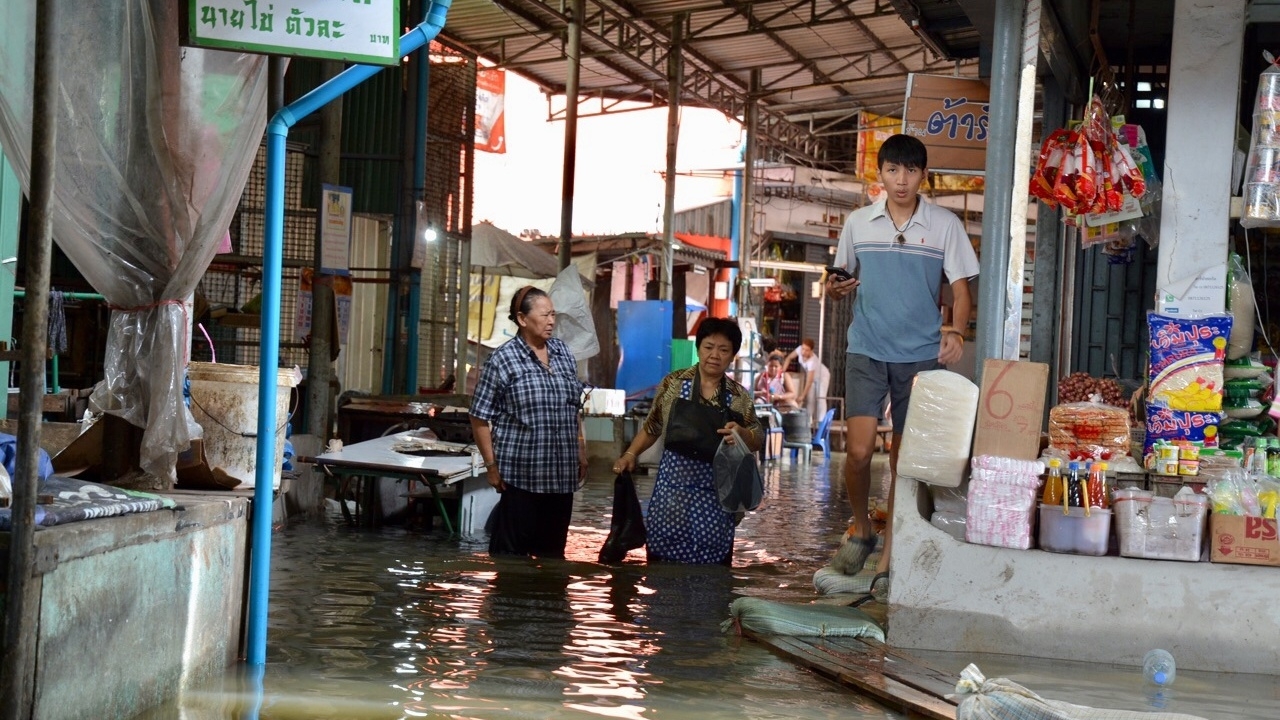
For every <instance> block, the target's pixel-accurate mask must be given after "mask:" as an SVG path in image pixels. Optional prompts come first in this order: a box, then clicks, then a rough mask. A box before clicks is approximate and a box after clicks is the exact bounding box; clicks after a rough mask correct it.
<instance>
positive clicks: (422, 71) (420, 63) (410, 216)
mask: <svg viewBox="0 0 1280 720" xmlns="http://www.w3.org/2000/svg"><path fill="white" fill-rule="evenodd" d="M419 9H420V8H415V10H419ZM409 71H410V72H411V73H413V75H412V79H413V83H412V87H413V88H414V91H413V93H412V95H413V98H412V99H413V107H414V112H413V151H412V152H413V164H412V169H413V184H412V185H411V186H410V187H411V188H412V191H411V192H410V193H409V197H408V198H406V202H405V205H404V213H405V216H404V218H405V219H404V222H405V229H406V235H407V236H408V237H410V238H412V239H413V242H408V243H405V258H404V265H403V267H404V268H405V269H407V270H408V278H409V307H408V310H407V313H406V314H407V317H406V324H407V325H408V326H409V335H408V337H406V338H405V383H404V384H405V388H404V391H405V392H406V393H408V394H410V395H416V394H417V393H418V380H419V378H418V360H419V357H420V354H421V352H422V351H421V349H420V346H419V339H420V338H419V337H418V336H419V334H420V333H421V326H422V270H421V269H420V268H416V267H414V266H413V248H415V247H417V245H418V243H419V242H421V241H422V238H420V237H418V233H420V232H422V231H423V228H420V227H418V201H419V200H423V199H425V198H426V194H427V112H428V110H427V98H428V94H429V92H430V83H431V45H430V44H429V43H428V44H427V45H426V46H425V47H423V48H422V49H421V50H419V51H418V52H416V53H414V55H413V60H411V61H410V62H409ZM471 106H472V107H474V106H475V103H474V102H473V103H471ZM471 124H472V125H474V123H471ZM443 229H444V228H440V230H442V231H443ZM446 242H448V241H447V240H446V239H445V236H444V232H439V233H438V234H437V238H436V244H437V247H438V248H439V252H440V254H441V256H442V255H443V254H444V245H445V243H446ZM428 277H434V278H436V279H437V280H438V281H440V280H442V279H443V277H444V275H443V273H432V274H430V275H428ZM443 290H444V289H443V288H442V287H433V288H431V292H436V291H440V292H443ZM442 310H443V308H437V310H436V312H437V313H439V312H441V311H442ZM439 327H441V326H437V325H433V326H432V329H431V333H430V335H429V338H430V340H431V341H432V342H433V345H432V347H431V351H430V352H429V353H428V354H427V357H428V358H432V357H436V355H435V351H436V350H437V349H439V350H440V352H441V354H443V351H444V348H443V347H442V346H443V337H438V336H437V335H436V333H437V332H441V331H440V330H438V329H437V328H439ZM441 334H443V333H441ZM440 365H441V366H443V365H444V363H443V362H441V363H440ZM432 369H433V370H436V369H437V368H434V367H433V368H432ZM432 386H433V387H434V382H433V383H432Z"/></svg>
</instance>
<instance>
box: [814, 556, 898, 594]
mask: <svg viewBox="0 0 1280 720" xmlns="http://www.w3.org/2000/svg"><path fill="white" fill-rule="evenodd" d="M875 566H876V560H875V555H872V556H871V557H869V558H867V564H866V565H865V567H867V568H874V567H875ZM875 576H876V574H875V572H873V571H872V572H869V571H863V572H860V573H856V574H854V575H845V574H844V573H842V572H840V571H839V570H836V569H835V568H833V567H831V566H830V565H823V566H822V567H820V568H818V569H817V571H816V572H814V573H813V589H814V590H817V591H818V594H819V595H848V594H853V595H866V594H867V593H869V592H871V581H872V579H874V578H875ZM882 582H883V581H882Z"/></svg>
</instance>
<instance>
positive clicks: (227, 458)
mask: <svg viewBox="0 0 1280 720" xmlns="http://www.w3.org/2000/svg"><path fill="white" fill-rule="evenodd" d="M276 376H277V387H278V389H277V391H276V412H275V426H276V458H275V463H274V472H273V474H272V483H273V485H272V487H277V488H278V487H280V471H281V466H282V465H283V463H284V435H285V424H286V423H287V422H288V421H289V400H290V398H291V397H292V395H293V392H292V390H293V387H294V386H295V385H297V375H296V374H295V373H294V371H293V369H291V368H290V369H286V368H281V369H280V371H279V372H278V373H277V374H276ZM187 377H188V378H190V380H191V414H192V415H193V416H194V417H195V419H196V422H198V423H200V427H201V428H203V429H204V455H205V459H206V460H207V461H208V463H209V467H210V468H214V469H218V468H221V469H222V470H224V471H225V472H226V473H227V474H228V475H230V476H231V477H234V478H236V479H238V480H239V481H240V487H246V486H247V487H253V486H254V484H255V482H254V468H255V467H256V460H257V451H258V438H257V434H258V368H257V366H253V365H230V364H227V363H201V362H193V363H191V364H190V365H189V366H187Z"/></svg>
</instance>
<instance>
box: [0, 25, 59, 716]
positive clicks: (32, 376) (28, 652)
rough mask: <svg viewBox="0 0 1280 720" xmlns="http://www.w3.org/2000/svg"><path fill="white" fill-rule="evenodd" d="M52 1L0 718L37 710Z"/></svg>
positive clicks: (39, 33) (36, 160)
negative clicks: (38, 542) (37, 541)
mask: <svg viewBox="0 0 1280 720" xmlns="http://www.w3.org/2000/svg"><path fill="white" fill-rule="evenodd" d="M53 29H54V4H53V0H39V1H38V2H37V3H36V37H35V72H34V78H33V106H32V116H33V117H35V118H36V122H35V123H34V125H33V127H32V131H31V195H30V200H31V210H30V229H31V232H30V236H29V237H28V239H27V247H26V266H27V278H26V291H27V292H28V293H29V294H30V297H29V298H28V302H27V304H26V308H25V309H24V311H23V314H22V369H21V378H20V379H19V388H20V389H19V392H20V393H21V394H20V395H19V397H18V404H19V414H18V458H17V460H18V462H17V468H16V471H17V474H16V476H15V477H14V478H13V501H12V509H11V512H12V516H11V517H12V526H11V529H10V531H9V568H8V572H9V578H8V587H7V589H6V591H5V642H4V663H3V665H4V667H3V669H0V672H2V673H3V693H0V694H3V696H4V699H3V704H2V705H0V717H5V718H12V719H13V720H20V719H22V718H29V717H30V716H31V711H32V708H31V698H32V690H33V687H32V686H33V684H34V682H35V660H36V657H35V647H36V638H37V631H38V629H39V623H38V622H37V617H38V615H39V602H38V598H39V588H40V579H39V578H38V577H36V576H35V529H36V528H35V513H36V493H37V481H38V470H39V468H40V464H39V459H40V431H41V423H42V421H43V418H42V417H41V408H42V405H43V403H44V397H43V396H44V363H45V351H46V349H47V348H48V344H49V284H50V281H49V273H50V269H49V262H50V258H51V257H52V256H53V175H54V167H55V161H56V159H57V128H58V122H57V120H58V105H57V77H58V74H57V54H56V53H55V52H54V47H55V46H54V38H53Z"/></svg>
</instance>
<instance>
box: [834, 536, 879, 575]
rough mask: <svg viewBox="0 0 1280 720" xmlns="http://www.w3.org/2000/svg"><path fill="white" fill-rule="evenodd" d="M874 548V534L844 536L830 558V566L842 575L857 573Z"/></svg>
mask: <svg viewBox="0 0 1280 720" xmlns="http://www.w3.org/2000/svg"><path fill="white" fill-rule="evenodd" d="M875 549H876V536H875V535H872V536H871V537H868V538H859V537H853V536H852V535H849V536H846V537H845V538H844V541H843V542H841V543H840V548H839V549H838V550H836V554H835V555H834V556H833V557H832V558H831V568H832V569H833V570H835V571H836V572H838V573H841V574H844V575H857V574H858V571H859V570H861V569H862V566H864V565H866V564H867V558H868V557H870V556H871V553H872V551H874V550H875Z"/></svg>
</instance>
